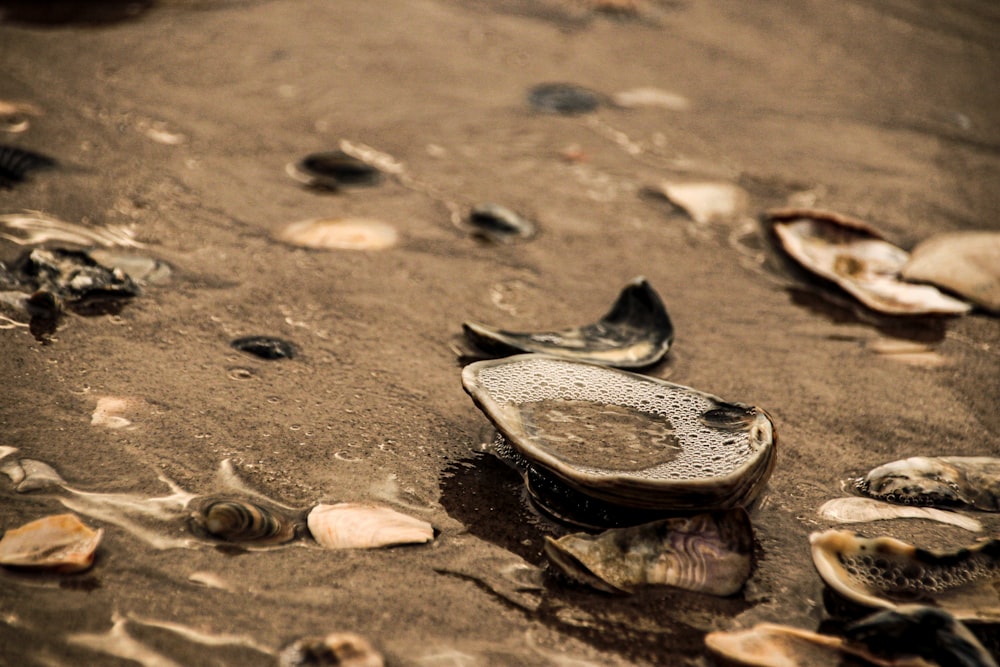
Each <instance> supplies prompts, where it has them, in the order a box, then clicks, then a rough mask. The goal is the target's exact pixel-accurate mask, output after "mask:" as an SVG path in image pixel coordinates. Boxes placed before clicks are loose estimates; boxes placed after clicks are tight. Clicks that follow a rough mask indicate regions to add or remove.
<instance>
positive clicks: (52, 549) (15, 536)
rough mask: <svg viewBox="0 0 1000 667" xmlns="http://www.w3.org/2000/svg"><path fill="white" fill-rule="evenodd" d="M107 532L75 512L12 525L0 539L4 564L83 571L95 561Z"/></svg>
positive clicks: (0, 553)
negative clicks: (96, 552)
mask: <svg viewBox="0 0 1000 667" xmlns="http://www.w3.org/2000/svg"><path fill="white" fill-rule="evenodd" d="M103 535H104V529H103V528H101V529H99V530H97V531H94V530H91V529H90V528H88V527H87V526H85V525H84V524H83V523H82V522H81V521H80V519H78V518H77V517H76V515H74V514H57V515H54V516H47V517H44V518H42V519H38V520H37V521H32V522H31V523H27V524H25V525H23V526H21V527H20V528H12V529H10V530H8V531H7V532H6V533H4V536H3V539H0V565H8V566H15V567H31V568H48V569H53V570H55V571H56V572H67V573H68V572H81V571H83V570H86V569H87V568H89V567H90V566H91V565H93V563H94V552H95V551H96V550H97V545H98V544H99V543H100V541H101V537H102V536H103Z"/></svg>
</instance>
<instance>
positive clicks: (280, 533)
mask: <svg viewBox="0 0 1000 667" xmlns="http://www.w3.org/2000/svg"><path fill="white" fill-rule="evenodd" d="M194 523H195V525H196V526H197V527H198V528H199V529H200V530H201V531H203V532H205V533H207V534H208V535H209V536H211V537H215V538H218V539H221V540H226V541H227V542H252V543H255V544H282V543H284V542H289V541H291V540H293V539H295V531H296V522H295V521H294V520H292V518H291V517H288V516H285V515H283V514H282V513H281V512H278V511H276V510H272V509H269V508H267V507H264V506H262V505H259V504H257V503H252V502H250V501H248V500H237V499H217V500H209V501H207V502H205V503H203V504H202V506H201V508H200V509H199V510H197V511H196V512H195V514H194Z"/></svg>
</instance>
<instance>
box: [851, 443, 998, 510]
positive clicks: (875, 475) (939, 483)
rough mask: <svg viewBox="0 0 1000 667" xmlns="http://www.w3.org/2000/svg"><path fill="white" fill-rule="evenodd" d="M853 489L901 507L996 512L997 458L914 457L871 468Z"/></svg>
mask: <svg viewBox="0 0 1000 667" xmlns="http://www.w3.org/2000/svg"><path fill="white" fill-rule="evenodd" d="M857 489H858V491H860V492H861V493H863V494H865V495H867V496H871V497H872V498H877V499H879V500H884V501H886V502H891V503H898V504H901V505H920V506H941V507H961V508H969V509H977V510H981V511H984V512H1000V458H995V457H988V456H914V457H911V458H908V459H902V460H899V461H892V462H890V463H886V464H884V465H881V466H878V467H877V468H874V469H873V470H872V471H871V472H869V473H868V474H867V475H865V476H864V477H862V478H861V479H860V480H858V482H857Z"/></svg>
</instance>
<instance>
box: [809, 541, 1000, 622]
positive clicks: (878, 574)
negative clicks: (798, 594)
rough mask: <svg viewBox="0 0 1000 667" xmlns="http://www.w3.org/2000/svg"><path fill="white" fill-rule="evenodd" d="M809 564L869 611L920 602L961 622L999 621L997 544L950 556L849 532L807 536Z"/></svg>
mask: <svg viewBox="0 0 1000 667" xmlns="http://www.w3.org/2000/svg"><path fill="white" fill-rule="evenodd" d="M809 542H810V544H811V545H812V559H813V564H814V565H815V566H816V570H817V571H818V572H819V575H820V577H822V578H823V581H824V582H826V584H827V585H828V586H830V588H832V589H834V590H835V591H837V593H839V594H841V595H843V596H844V597H846V598H847V599H849V600H852V601H853V602H856V603H858V604H861V605H864V606H867V607H882V608H887V609H892V608H894V607H896V606H897V605H898V604H902V603H906V602H913V601H917V600H919V601H920V602H921V603H925V604H933V605H935V606H938V607H941V608H942V609H945V610H947V611H949V612H950V613H952V614H954V616H955V617H956V618H958V619H960V620H975V621H987V622H997V621H1000V539H992V540H989V541H986V542H979V543H976V544H974V545H973V546H970V547H967V548H962V549H956V550H954V551H951V552H947V553H945V552H937V551H929V550H926V549H920V548H918V547H915V546H913V545H910V544H907V543H906V542H902V541H900V540H897V539H893V538H891V537H875V538H865V537H860V536H858V535H855V534H854V533H853V532H851V531H848V530H828V531H826V532H822V533H813V534H812V535H810V536H809Z"/></svg>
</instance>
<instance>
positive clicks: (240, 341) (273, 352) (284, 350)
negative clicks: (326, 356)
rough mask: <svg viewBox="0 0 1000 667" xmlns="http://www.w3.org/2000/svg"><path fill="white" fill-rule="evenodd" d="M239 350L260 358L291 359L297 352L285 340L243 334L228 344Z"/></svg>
mask: <svg viewBox="0 0 1000 667" xmlns="http://www.w3.org/2000/svg"><path fill="white" fill-rule="evenodd" d="M229 345H230V346H231V347H233V348H234V349H237V350H239V351H240V352H246V353H248V354H252V355H254V356H255V357H260V358H261V359H293V358H295V355H296V354H297V353H298V350H296V349H295V346H294V345H292V344H291V343H289V342H288V341H287V340H282V339H280V338H274V337H273V336H244V337H243V338H237V339H236V340H234V341H232V342H231V343H230V344H229Z"/></svg>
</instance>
